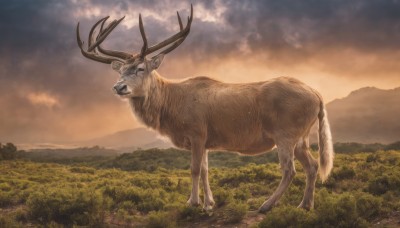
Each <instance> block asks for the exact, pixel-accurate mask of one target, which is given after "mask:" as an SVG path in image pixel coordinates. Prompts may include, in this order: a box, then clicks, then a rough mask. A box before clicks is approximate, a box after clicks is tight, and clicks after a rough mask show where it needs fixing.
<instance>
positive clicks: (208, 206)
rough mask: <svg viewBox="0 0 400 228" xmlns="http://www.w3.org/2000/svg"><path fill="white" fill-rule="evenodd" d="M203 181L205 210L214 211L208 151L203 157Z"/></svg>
mask: <svg viewBox="0 0 400 228" xmlns="http://www.w3.org/2000/svg"><path fill="white" fill-rule="evenodd" d="M201 180H202V182H203V189H204V206H203V208H204V210H206V211H209V210H212V208H213V206H214V204H215V202H214V198H213V195H212V192H211V189H210V183H209V182H208V151H207V150H206V151H205V153H204V155H203V162H202V163H201Z"/></svg>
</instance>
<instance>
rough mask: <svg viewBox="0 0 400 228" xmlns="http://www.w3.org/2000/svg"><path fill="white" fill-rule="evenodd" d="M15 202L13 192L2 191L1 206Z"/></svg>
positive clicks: (0, 194)
mask: <svg viewBox="0 0 400 228" xmlns="http://www.w3.org/2000/svg"><path fill="white" fill-rule="evenodd" d="M13 204H15V199H14V197H13V195H12V192H3V191H0V208H1V207H7V206H11V205H13Z"/></svg>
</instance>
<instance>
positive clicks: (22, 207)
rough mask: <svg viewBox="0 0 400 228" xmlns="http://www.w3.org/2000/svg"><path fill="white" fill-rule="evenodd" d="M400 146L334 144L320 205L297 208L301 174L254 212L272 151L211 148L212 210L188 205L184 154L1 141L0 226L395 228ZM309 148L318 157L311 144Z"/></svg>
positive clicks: (273, 168)
mask: <svg viewBox="0 0 400 228" xmlns="http://www.w3.org/2000/svg"><path fill="white" fill-rule="evenodd" d="M399 147H400V143H399V142H397V143H393V144H390V145H382V144H369V145H365V144H358V143H337V144H335V150H336V152H337V154H336V158H335V162H334V169H333V173H332V174H331V176H330V177H329V179H328V180H327V181H326V182H325V183H321V181H320V180H318V181H317V185H316V192H315V208H314V209H313V210H311V211H306V210H303V209H298V208H297V206H298V204H299V203H300V201H301V199H302V196H303V190H304V187H305V174H304V172H303V170H302V167H301V165H300V164H299V163H298V162H297V161H296V170H297V174H296V177H295V179H294V180H293V182H292V184H291V186H290V188H289V189H288V191H287V192H286V193H285V194H284V196H283V197H282V199H281V200H280V202H279V204H278V205H277V206H276V207H275V208H273V209H272V210H271V211H270V212H268V213H266V214H259V213H257V212H256V210H257V208H258V207H259V206H260V205H261V204H262V202H263V201H264V200H265V199H267V197H268V196H269V195H271V194H272V192H273V191H274V190H275V188H276V187H277V186H278V183H279V181H280V178H281V173H280V169H279V165H278V159H277V155H276V152H274V151H273V152H270V153H266V154H262V155H258V156H240V155H238V154H236V153H229V152H221V151H219V152H218V151H216V152H210V154H209V157H210V158H209V160H210V167H211V169H210V184H211V188H212V190H213V193H214V198H215V201H216V206H215V209H214V210H213V212H212V213H206V212H205V211H203V210H202V208H201V206H199V207H188V206H186V201H187V199H188V197H189V195H190V186H191V184H190V183H191V182H190V172H189V164H190V163H189V161H190V153H189V152H188V151H183V150H178V149H174V148H170V149H162V150H161V149H149V150H137V151H134V152H132V153H124V154H118V153H117V152H116V151H113V150H109V149H104V148H100V147H93V148H78V149H74V150H71V151H69V152H71V153H68V150H62V151H57V150H45V151H32V152H25V151H19V150H17V148H16V147H15V146H14V145H13V144H11V143H7V144H4V145H3V144H0V155H1V156H0V160H1V161H0V227H27V226H30V227H60V226H66V227H72V226H84V227H85V226H86V227H211V226H215V227H218V226H219V227H371V226H378V227H393V226H398V225H399V221H400V148H399ZM312 149H313V152H312V153H313V155H314V156H315V157H317V156H318V154H317V152H316V151H315V149H316V148H315V145H314V146H312Z"/></svg>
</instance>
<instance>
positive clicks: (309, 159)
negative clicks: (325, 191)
mask: <svg viewBox="0 0 400 228" xmlns="http://www.w3.org/2000/svg"><path fill="white" fill-rule="evenodd" d="M294 155H295V157H296V158H297V159H298V160H299V162H300V163H301V165H302V166H303V168H304V172H305V173H306V177H307V181H306V188H305V190H304V196H303V200H302V201H301V203H300V205H299V207H301V208H304V209H306V210H310V209H312V208H313V207H314V189H315V181H316V180H317V173H318V162H317V160H315V159H314V158H313V156H312V155H311V154H310V151H309V143H308V136H307V137H306V138H302V139H300V140H299V142H298V143H297V145H296V148H295V150H294Z"/></svg>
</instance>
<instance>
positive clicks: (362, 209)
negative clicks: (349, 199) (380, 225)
mask: <svg viewBox="0 0 400 228" xmlns="http://www.w3.org/2000/svg"><path fill="white" fill-rule="evenodd" d="M356 205H357V213H358V214H359V215H360V216H361V217H363V218H365V219H367V220H371V219H373V218H375V217H376V216H378V215H379V213H380V211H381V206H382V199H381V198H379V197H375V196H373V195H371V194H368V193H361V195H358V196H357V201H356Z"/></svg>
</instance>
